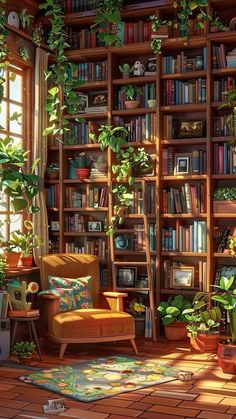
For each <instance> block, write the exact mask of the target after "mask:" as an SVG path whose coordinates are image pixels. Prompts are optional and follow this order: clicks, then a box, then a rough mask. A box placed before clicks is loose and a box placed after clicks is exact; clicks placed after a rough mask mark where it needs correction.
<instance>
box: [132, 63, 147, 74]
mask: <svg viewBox="0 0 236 419" xmlns="http://www.w3.org/2000/svg"><path fill="white" fill-rule="evenodd" d="M144 71H145V67H144V65H143V64H142V63H141V62H140V61H135V63H134V76H143V75H144Z"/></svg>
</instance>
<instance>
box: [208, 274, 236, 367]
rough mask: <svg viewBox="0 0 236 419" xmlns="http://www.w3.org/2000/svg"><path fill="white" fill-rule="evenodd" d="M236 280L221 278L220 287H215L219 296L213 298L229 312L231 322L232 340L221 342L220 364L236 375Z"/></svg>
mask: <svg viewBox="0 0 236 419" xmlns="http://www.w3.org/2000/svg"><path fill="white" fill-rule="evenodd" d="M234 286H235V278H234V276H232V277H231V278H226V277H224V276H223V277H221V278H220V281H219V285H214V287H215V288H217V289H218V290H219V294H217V295H213V296H212V297H211V298H212V300H214V301H217V302H218V303H219V304H220V305H221V306H222V308H223V309H224V310H226V311H227V313H228V316H229V320H230V330H231V337H230V339H228V340H226V341H223V342H220V343H219V347H218V362H219V365H220V366H221V368H222V370H223V371H224V372H225V373H229V374H236V288H234Z"/></svg>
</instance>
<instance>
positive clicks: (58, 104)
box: [39, 0, 83, 141]
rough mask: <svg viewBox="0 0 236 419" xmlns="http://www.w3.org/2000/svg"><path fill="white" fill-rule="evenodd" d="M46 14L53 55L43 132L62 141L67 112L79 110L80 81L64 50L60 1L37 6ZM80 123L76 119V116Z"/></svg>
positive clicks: (66, 46) (49, 0) (66, 128)
mask: <svg viewBox="0 0 236 419" xmlns="http://www.w3.org/2000/svg"><path fill="white" fill-rule="evenodd" d="M39 8H40V9H42V10H44V11H45V15H46V16H48V17H49V19H50V22H51V29H50V32H49V34H48V38H47V46H48V48H49V50H50V52H51V53H52V54H53V56H54V61H53V64H51V65H50V67H49V70H48V71H47V73H46V80H48V81H49V84H50V86H51V87H50V88H49V90H48V97H47V104H46V105H45V109H46V111H47V112H48V114H49V126H48V127H47V128H46V129H45V130H44V132H43V135H44V136H47V135H50V134H53V136H55V138H56V139H57V140H58V141H61V137H62V135H63V134H65V133H68V132H70V129H69V128H68V125H69V120H68V119H67V118H66V116H65V115H66V114H72V113H73V114H75V113H77V112H78V111H79V103H78V96H77V93H76V91H75V89H76V88H79V87H81V85H82V84H83V82H82V81H80V80H78V79H77V78H76V77H74V76H73V74H75V71H76V70H77V66H76V65H75V64H73V63H71V62H69V60H68V59H67V57H66V56H65V49H67V48H68V47H69V45H68V43H67V42H66V38H67V36H66V31H65V24H64V20H63V10H62V7H61V5H60V3H59V1H52V0H46V2H44V3H42V4H40V5H39ZM76 120H77V122H80V119H79V118H76Z"/></svg>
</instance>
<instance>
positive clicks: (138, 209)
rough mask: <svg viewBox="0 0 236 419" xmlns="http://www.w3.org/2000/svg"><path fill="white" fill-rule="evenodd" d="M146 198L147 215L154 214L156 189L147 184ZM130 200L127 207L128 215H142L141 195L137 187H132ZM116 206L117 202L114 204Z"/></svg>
mask: <svg viewBox="0 0 236 419" xmlns="http://www.w3.org/2000/svg"><path fill="white" fill-rule="evenodd" d="M146 187H147V189H146V197H147V202H146V206H147V213H148V214H155V212H156V200H155V197H156V195H155V194H156V188H155V185H152V184H147V186H146ZM130 194H131V195H132V198H131V199H130V206H129V207H128V210H127V213H128V214H143V193H142V190H141V189H140V188H139V187H138V186H134V187H133V190H132V191H130ZM115 204H117V202H115Z"/></svg>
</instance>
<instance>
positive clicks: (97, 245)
mask: <svg viewBox="0 0 236 419" xmlns="http://www.w3.org/2000/svg"><path fill="white" fill-rule="evenodd" d="M65 251H66V253H88V254H90V255H95V256H98V257H99V258H100V259H101V260H103V261H104V260H106V258H107V256H108V248H107V244H106V240H104V239H100V238H99V239H94V240H88V239H86V238H85V239H84V241H83V243H76V242H67V243H65Z"/></svg>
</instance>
